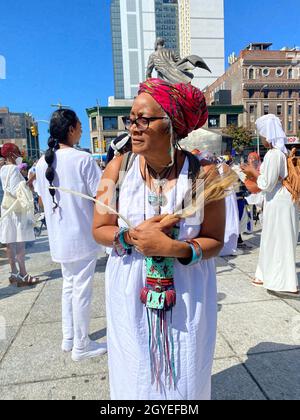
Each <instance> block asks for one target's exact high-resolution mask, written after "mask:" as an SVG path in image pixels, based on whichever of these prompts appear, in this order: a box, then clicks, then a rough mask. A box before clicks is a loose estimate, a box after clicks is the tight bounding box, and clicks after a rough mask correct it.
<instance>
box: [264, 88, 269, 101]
mask: <svg viewBox="0 0 300 420" xmlns="http://www.w3.org/2000/svg"><path fill="white" fill-rule="evenodd" d="M264 98H265V99H268V98H269V92H268V91H267V90H264Z"/></svg>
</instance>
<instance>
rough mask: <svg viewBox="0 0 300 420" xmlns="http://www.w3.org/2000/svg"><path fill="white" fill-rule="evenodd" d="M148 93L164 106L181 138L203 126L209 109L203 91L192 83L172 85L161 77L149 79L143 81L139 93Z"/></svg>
mask: <svg viewBox="0 0 300 420" xmlns="http://www.w3.org/2000/svg"><path fill="white" fill-rule="evenodd" d="M141 93H148V94H149V95H151V96H152V98H153V99H155V101H156V102H157V103H158V104H159V105H160V106H161V107H162V108H163V110H164V111H165V112H166V113H167V114H168V116H169V117H170V119H171V121H172V125H173V129H174V131H175V133H176V134H177V135H178V137H179V139H183V138H185V137H187V136H188V134H189V133H191V132H192V131H194V130H197V129H198V128H201V127H203V125H204V124H205V123H206V121H207V118H208V110H207V106H206V101H205V97H204V95H203V93H202V92H201V91H200V90H199V89H197V88H196V87H195V86H192V85H191V84H184V83H179V84H176V85H172V84H170V83H168V82H165V81H164V80H161V79H148V80H146V82H144V83H141V85H140V90H139V95H140V94H141Z"/></svg>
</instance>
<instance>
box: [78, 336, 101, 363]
mask: <svg viewBox="0 0 300 420" xmlns="http://www.w3.org/2000/svg"><path fill="white" fill-rule="evenodd" d="M105 353H107V345H106V343H103V344H99V343H97V342H96V341H89V343H88V345H87V346H86V347H85V348H84V349H76V348H74V349H73V351H72V360H73V362H80V361H81V360H85V359H91V358H93V357H98V356H103V355H104V354H105Z"/></svg>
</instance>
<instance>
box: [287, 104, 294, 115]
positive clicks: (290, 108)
mask: <svg viewBox="0 0 300 420" xmlns="http://www.w3.org/2000/svg"><path fill="white" fill-rule="evenodd" d="M288 115H289V116H291V115H293V105H289V106H288Z"/></svg>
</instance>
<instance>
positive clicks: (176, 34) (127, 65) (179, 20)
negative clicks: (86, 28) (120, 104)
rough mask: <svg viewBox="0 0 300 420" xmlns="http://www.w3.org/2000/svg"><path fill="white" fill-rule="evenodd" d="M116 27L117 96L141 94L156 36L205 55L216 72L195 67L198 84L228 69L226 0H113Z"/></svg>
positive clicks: (183, 51)
mask: <svg viewBox="0 0 300 420" xmlns="http://www.w3.org/2000/svg"><path fill="white" fill-rule="evenodd" d="M111 27H112V45H113V63H114V77H115V97H116V99H130V98H133V97H134V96H135V95H136V93H137V89H138V86H139V83H140V82H141V81H143V80H144V79H145V74H146V68H147V64H148V60H149V56H150V54H151V53H152V52H153V51H154V45H155V41H156V39H157V37H163V38H164V39H165V41H166V47H167V48H172V49H175V50H177V51H178V52H180V53H181V55H182V56H186V55H189V54H191V53H192V54H196V55H200V56H201V57H203V58H204V59H205V61H206V62H207V64H208V66H209V67H210V68H211V70H212V74H211V75H209V73H207V72H205V71H204V70H200V69H199V70H196V71H195V79H194V84H195V85H196V86H198V87H200V88H204V87H205V86H207V85H209V84H211V83H212V82H213V81H214V80H216V79H217V78H218V77H219V76H221V75H222V74H223V73H224V70H225V67H224V63H225V61H224V54H225V53H224V0H210V1H209V2H207V1H204V0H111Z"/></svg>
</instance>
